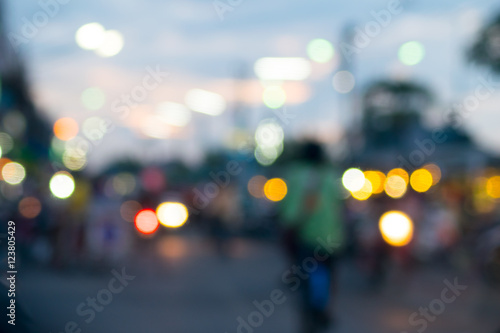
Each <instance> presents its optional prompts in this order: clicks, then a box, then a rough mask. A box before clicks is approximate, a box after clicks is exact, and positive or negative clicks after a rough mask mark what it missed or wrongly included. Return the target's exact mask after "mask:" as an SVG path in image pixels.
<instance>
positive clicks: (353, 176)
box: [342, 168, 365, 192]
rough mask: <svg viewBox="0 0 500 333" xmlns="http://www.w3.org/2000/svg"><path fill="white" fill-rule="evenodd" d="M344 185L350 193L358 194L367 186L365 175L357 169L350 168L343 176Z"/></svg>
mask: <svg viewBox="0 0 500 333" xmlns="http://www.w3.org/2000/svg"><path fill="white" fill-rule="evenodd" d="M342 184H343V185H344V187H345V188H346V189H347V190H348V191H350V192H356V191H359V190H361V189H362V188H363V186H364V185H365V175H364V174H363V171H361V170H359V169H357V168H350V169H348V170H346V171H345V172H344V174H343V175H342Z"/></svg>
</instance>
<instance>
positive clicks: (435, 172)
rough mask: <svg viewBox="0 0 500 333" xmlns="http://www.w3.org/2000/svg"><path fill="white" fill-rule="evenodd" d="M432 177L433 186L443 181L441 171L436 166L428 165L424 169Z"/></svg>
mask: <svg viewBox="0 0 500 333" xmlns="http://www.w3.org/2000/svg"><path fill="white" fill-rule="evenodd" d="M422 169H425V170H427V171H429V172H430V173H431V175H432V185H436V184H437V183H439V181H440V180H441V169H440V168H439V167H438V166H437V165H436V164H426V165H424V166H423V167H422Z"/></svg>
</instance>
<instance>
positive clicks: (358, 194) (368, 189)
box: [351, 179, 373, 201]
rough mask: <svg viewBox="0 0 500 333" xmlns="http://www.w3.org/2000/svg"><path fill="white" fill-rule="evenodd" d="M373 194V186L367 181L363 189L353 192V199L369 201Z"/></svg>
mask: <svg viewBox="0 0 500 333" xmlns="http://www.w3.org/2000/svg"><path fill="white" fill-rule="evenodd" d="M372 193H373V186H372V183H371V182H370V180H368V179H365V183H364V185H363V187H362V188H361V189H360V190H359V191H355V192H351V194H352V197H353V198H354V199H356V200H360V201H363V200H366V199H368V198H369V197H370V196H371V195H372Z"/></svg>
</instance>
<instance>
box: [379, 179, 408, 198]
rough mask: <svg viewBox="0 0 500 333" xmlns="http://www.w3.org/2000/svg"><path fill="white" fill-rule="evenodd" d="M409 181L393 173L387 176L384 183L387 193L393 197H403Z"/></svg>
mask: <svg viewBox="0 0 500 333" xmlns="http://www.w3.org/2000/svg"><path fill="white" fill-rule="evenodd" d="M406 186H407V183H406V182H405V180H404V179H403V177H401V176H398V175H392V176H389V177H387V179H386V180H385V184H384V190H385V193H386V194H387V195H388V196H390V197H391V198H394V199H397V198H401V197H402V196H403V195H404V194H405V193H406Z"/></svg>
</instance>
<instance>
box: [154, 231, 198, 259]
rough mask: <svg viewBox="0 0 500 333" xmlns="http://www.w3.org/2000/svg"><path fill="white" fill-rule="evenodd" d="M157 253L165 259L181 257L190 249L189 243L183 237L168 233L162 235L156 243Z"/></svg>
mask: <svg viewBox="0 0 500 333" xmlns="http://www.w3.org/2000/svg"><path fill="white" fill-rule="evenodd" d="M157 246H158V247H157V250H158V252H159V254H160V255H161V256H162V257H164V258H166V259H170V260H172V259H181V258H183V257H185V256H186V255H187V254H188V253H189V250H190V247H189V243H188V241H187V240H186V239H185V238H184V237H180V236H176V235H170V236H167V237H163V238H162V239H160V240H159V241H158V243H157Z"/></svg>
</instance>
